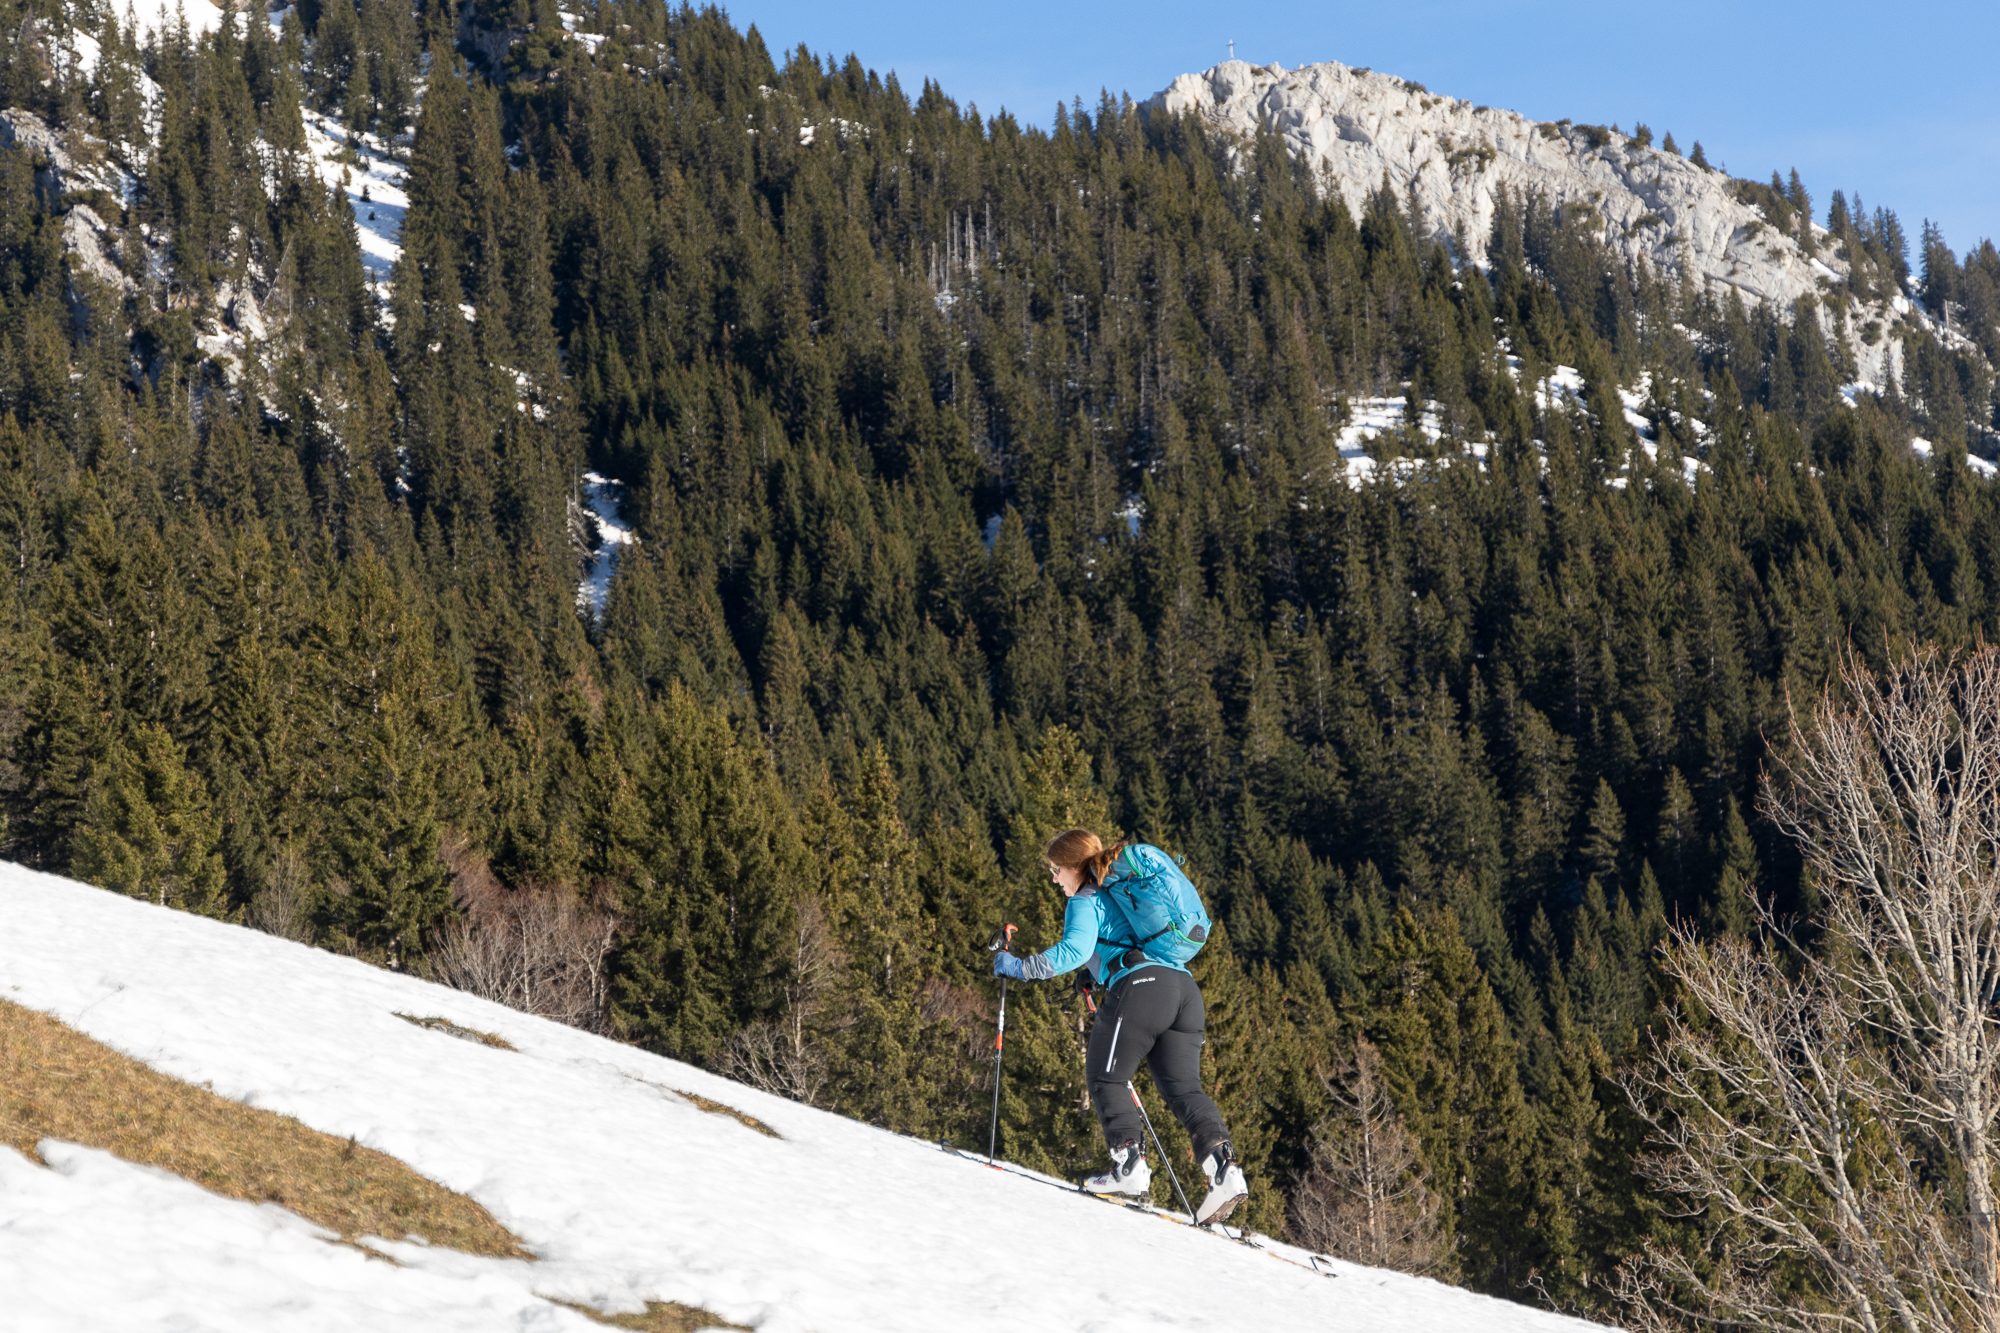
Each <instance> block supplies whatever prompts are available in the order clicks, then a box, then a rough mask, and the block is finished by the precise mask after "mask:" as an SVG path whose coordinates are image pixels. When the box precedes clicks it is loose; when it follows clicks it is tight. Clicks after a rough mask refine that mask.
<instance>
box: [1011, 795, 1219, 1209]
mask: <svg viewBox="0 0 2000 1333" xmlns="http://www.w3.org/2000/svg"><path fill="white" fill-rule="evenodd" d="M1043 857H1044V859H1045V860H1046V861H1047V863H1048V867H1049V877H1050V878H1051V879H1053V880H1054V881H1055V883H1056V886H1057V887H1058V888H1060V889H1061V890H1062V891H1063V893H1064V894H1065V895H1066V896H1067V897H1068V898H1069V905H1068V907H1067V908H1065V909H1064V912H1063V936H1062V939H1061V941H1059V942H1058V943H1057V944H1056V945H1055V946H1054V947H1053V948H1049V949H1045V950H1043V951H1042V952H1041V953H1038V954H1033V955H1031V956H1029V957H1026V958H1017V957H1015V956H1014V955H1013V954H1010V953H1006V952H1001V953H996V954H995V955H994V956H993V973H994V975H995V976H1002V977H1014V978H1018V979H1021V980H1025V981H1047V980H1049V979H1050V978H1052V977H1059V976H1062V975H1063V974H1064V973H1067V972H1072V971H1075V970H1076V969H1077V968H1079V967H1086V966H1087V967H1088V968H1089V969H1090V978H1091V980H1092V982H1093V983H1094V984H1095V985H1096V986H1098V987H1099V988H1101V990H1102V992H1103V993H1104V995H1105V998H1104V999H1103V1001H1102V1002H1101V1003H1100V1004H1099V1006H1098V1009H1097V1020H1096V1022H1095V1023H1094V1024H1093V1025H1092V1027H1091V1030H1090V1045H1089V1050H1088V1055H1087V1059H1088V1067H1089V1083H1090V1097H1091V1100H1092V1101H1093V1102H1094V1103H1095V1104H1096V1106H1097V1118H1098V1121H1099V1123H1100V1124H1102V1125H1103V1127H1104V1141H1105V1143H1106V1144H1107V1145H1108V1146H1109V1147H1110V1149H1111V1169H1110V1170H1108V1171H1105V1172H1103V1173H1102V1174H1100V1175H1095V1176H1091V1177H1090V1178H1089V1179H1087V1180H1085V1181H1084V1182H1083V1187H1084V1188H1085V1189H1086V1190H1089V1191H1090V1192H1091V1193H1093V1194H1123V1195H1143V1194H1145V1193H1146V1192H1147V1189H1148V1187H1149V1186H1150V1185H1151V1184H1152V1180H1153V1171H1152V1167H1151V1166H1149V1165H1148V1164H1147V1162H1146V1143H1145V1138H1144V1132H1143V1124H1144V1121H1143V1118H1142V1116H1141V1113H1140V1108H1139V1105H1138V1103H1137V1100H1136V1097H1137V1094H1136V1093H1135V1092H1134V1091H1133V1090H1132V1088H1131V1086H1130V1085H1131V1082H1132V1076H1133V1075H1134V1074H1136V1073H1138V1072H1139V1065H1140V1063H1141V1062H1142V1061H1143V1062H1144V1063H1145V1064H1146V1066H1147V1067H1148V1068H1149V1069H1151V1070H1152V1071H1153V1086H1154V1087H1156V1088H1158V1089H1159V1090H1160V1095H1161V1096H1163V1097H1164V1098H1166V1102H1167V1108H1168V1109H1169V1110H1171V1111H1172V1112H1173V1113H1174V1118H1175V1119H1176V1120H1179V1121H1180V1122H1181V1125H1182V1126H1183V1127H1184V1128H1185V1129H1186V1130H1187V1132H1188V1138H1189V1139H1190V1140H1191V1141H1192V1142H1193V1143H1194V1152H1195V1157H1196V1159H1197V1160H1199V1161H1200V1162H1201V1169H1202V1174H1203V1176H1205V1177H1206V1179H1207V1183H1208V1194H1207V1197H1206V1198H1204V1199H1203V1200H1202V1201H1201V1205H1200V1206H1199V1207H1198V1208H1196V1209H1195V1215H1194V1220H1195V1222H1196V1224H1197V1225H1201V1226H1206V1225H1208V1224H1209V1223H1211V1222H1220V1221H1222V1220H1223V1219H1224V1218H1226V1217H1228V1216H1229V1214H1230V1213H1231V1212H1232V1211H1234V1210H1235V1208H1236V1205H1237V1204H1239V1203H1241V1202H1242V1201H1243V1199H1244V1198H1245V1197H1246V1196H1247V1195H1248V1194H1249V1189H1248V1187H1247V1186H1246V1185H1245V1184H1244V1181H1243V1169H1242V1168H1241V1167H1240V1166H1238V1165H1237V1162H1236V1156H1235V1153H1234V1151H1233V1150H1232V1149H1231V1147H1230V1144H1229V1131H1228V1130H1227V1129H1226V1128H1224V1126H1223V1123H1222V1112H1221V1111H1219V1110H1217V1109H1216V1105H1215V1101H1214V1099H1212V1098H1211V1097H1210V1096H1209V1095H1208V1094H1207V1093H1206V1092H1203V1091H1202V1087H1201V1043H1202V1029H1203V1026H1204V1024H1205V1022H1206V1009H1205V1007H1204V1006H1203V1004H1202V998H1201V988H1200V987H1199V986H1197V985H1195V981H1194V977H1193V976H1191V975H1190V974H1189V973H1188V970H1187V967H1186V964H1187V962H1188V960H1189V959H1191V958H1193V957H1194V955H1195V954H1196V953H1197V952H1198V951H1199V950H1200V949H1201V946H1202V945H1203V944H1204V943H1205V942H1206V941H1207V939H1208V928H1209V920H1208V913H1207V912H1206V910H1204V909H1203V907H1202V904H1201V898H1200V896H1199V895H1198V894H1197V893H1196V892H1195V889H1194V886H1193V885H1192V884H1190V883H1189V882H1188V879H1187V877H1186V876H1185V875H1183V874H1182V873H1181V871H1180V867H1179V866H1178V865H1177V864H1176V863H1175V862H1174V860H1173V859H1172V858H1171V857H1169V856H1168V855H1167V854H1166V853H1165V852H1162V851H1161V850H1160V849H1159V848H1157V847H1149V846H1146V845H1144V844H1139V843H1120V844H1118V845H1117V846H1116V847H1112V848H1108V849H1107V848H1106V847H1105V846H1104V843H1103V842H1102V841H1101V840H1100V839H1099V838H1098V836H1097V835H1096V834H1095V833H1092V832H1091V831H1090V830H1088V829H1071V830H1069V832H1067V833H1062V834H1058V835H1057V836H1056V837H1055V838H1054V839H1053V840H1051V841H1050V843H1049V845H1048V848H1047V850H1046V851H1045V852H1044V853H1043Z"/></svg>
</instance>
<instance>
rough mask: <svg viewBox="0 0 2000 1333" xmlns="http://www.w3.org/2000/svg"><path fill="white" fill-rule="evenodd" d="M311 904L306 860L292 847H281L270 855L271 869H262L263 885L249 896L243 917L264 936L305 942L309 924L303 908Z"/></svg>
mask: <svg viewBox="0 0 2000 1333" xmlns="http://www.w3.org/2000/svg"><path fill="white" fill-rule="evenodd" d="M311 905H312V876H311V873H310V872H309V871H307V869H306V859H305V857H303V856H301V855H299V853H298V850H297V849H296V848H293V847H290V846H285V847H281V848H279V850H278V853H277V854H276V855H275V856H273V857H272V858H271V868H270V869H269V870H267V871H265V872H264V885H263V887H262V888H260V889H258V890H257V893H256V895H255V896H254V897H252V898H251V899H250V910H249V911H248V912H247V913H246V914H245V918H246V920H247V921H248V923H249V924H250V925H251V926H253V927H254V928H256V929H258V930H261V931H263V932H264V933H265V934H267V935H276V936H278V937H279V938H281V939H287V940H297V941H299V942H300V943H302V944H309V943H311V942H312V925H311V923H310V922H309V921H307V920H306V911H307V909H308V908H309V907H310V906H311Z"/></svg>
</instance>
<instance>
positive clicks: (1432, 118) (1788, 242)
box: [1147, 60, 1908, 383]
mask: <svg viewBox="0 0 2000 1333" xmlns="http://www.w3.org/2000/svg"><path fill="white" fill-rule="evenodd" d="M1147 106H1148V107H1149V108H1151V109H1156V110H1164V111H1166V112H1168V113H1170V114H1187V113H1191V114H1194V115H1197V116H1199V117H1200V118H1201V119H1203V120H1204V121H1206V122H1207V123H1208V124H1210V125H1212V126H1214V127H1217V128H1219V129H1222V130H1224V131H1226V132H1228V134H1229V135H1230V136H1232V138H1234V139H1235V140H1236V143H1235V145H1234V147H1233V148H1232V150H1231V151H1232V152H1233V153H1235V154H1236V155H1237V156H1238V159H1239V161H1240V158H1241V154H1242V152H1243V147H1244V142H1245V141H1246V140H1247V138H1248V136H1251V135H1254V134H1255V133H1256V132H1257V131H1258V130H1259V129H1260V128H1262V127H1264V126H1267V125H1268V126H1269V127H1270V128H1271V129H1272V130H1273V131H1275V132H1276V133H1277V134H1278V135H1280V136H1281V137H1282V138H1283V140H1284V142H1285V144H1286V146H1287V147H1288V148H1290V149H1291V151H1292V152H1293V153H1295V154H1297V155H1298V156H1299V157H1300V158H1302V159H1304V160H1305V161H1307V162H1309V163H1311V164H1312V166H1313V168H1314V170H1315V171H1316V173H1317V174H1318V176H1319V179H1320V181H1321V183H1322V187H1323V188H1326V189H1329V190H1333V191H1337V192H1338V193H1339V194H1340V195H1341V197H1342V198H1343V199H1344V200H1346V202H1347V206H1348V208H1349V209H1350V210H1351V211H1353V212H1354V213H1355V215H1356V216H1359V215H1360V213H1361V210H1362V208H1363V206H1364V203H1365V201H1366V199H1367V197H1368V195H1369V194H1370V193H1372V192H1373V191H1375V190H1377V189H1379V188H1380V187H1381V184H1382V182H1383V179H1384V177H1385V176H1386V177H1387V179H1388V181H1389V183H1390V184H1391V185H1392V186H1393V187H1394V188H1395V190H1396V193H1397V195H1398V197H1399V198H1400V199H1402V200H1405V201H1407V200H1412V199H1413V200H1414V201H1415V203H1416V205H1417V206H1418V207H1419V209H1420V210H1421V212H1422V218H1421V221H1420V225H1421V226H1422V227H1423V229H1424V230H1425V231H1427V232H1429V233H1432V234H1435V235H1437V236H1438V237H1440V238H1441V239H1443V240H1445V241H1447V242H1449V243H1451V244H1452V245H1453V246H1454V248H1455V249H1457V250H1458V251H1459V252H1460V254H1461V257H1462V258H1464V259H1467V260H1470V261H1471V262H1473V263H1475V264H1481V265H1483V264H1485V263H1486V260H1487V254H1486V249H1487V242H1488V239H1489V237H1490V236H1491V233H1492V226H1493V214H1494V209H1495V206H1496V201H1497V198H1498V196H1499V193H1500V191H1502V190H1503V189H1504V190H1506V191H1509V192H1510V193H1518V194H1522V195H1526V194H1528V193H1530V192H1536V193H1538V194H1539V195H1540V197H1541V199H1542V202H1543V204H1544V206H1561V207H1563V208H1564V209H1566V210H1580V209H1581V208H1584V207H1587V208H1589V209H1590V210H1591V211H1592V215H1594V217H1595V218H1596V219H1597V221H1598V223H1599V225H1600V227H1601V233H1600V234H1601V236H1602V239H1603V240H1604V242H1605V244H1606V245H1608V246H1609V247H1610V249H1611V250H1612V251H1613V252H1614V253H1615V254H1617V255H1619V256H1620V257H1622V258H1623V259H1625V260H1626V261H1627V262H1628V263H1634V264H1636V263H1638V262H1641V261H1643V262H1645V263H1646V264H1648V265H1650V266H1651V267H1652V269H1653V270H1654V271H1655V272H1657V273H1678V274H1681V275H1683V276H1684V277H1686V278H1688V279H1692V280H1694V281H1697V282H1700V283H1703V284H1707V285H1708V286H1710V287H1712V288H1715V289H1717V291H1718V294H1720V292H1721V290H1722V289H1727V288H1733V289H1735V290H1736V291H1738V292H1740V293H1741V294H1742V296H1743V299H1744V301H1745V303H1746V304H1749V305H1755V304H1757V303H1758V302H1760V301H1767V302H1770V303H1772V304H1774V305H1776V306H1778V307H1780V308H1789V307H1790V306H1791V305H1792V303H1793V302H1795V301H1797V300H1798V299H1799V298H1801V297H1805V296H1817V295H1819V293H1820V291H1821V289H1822V284H1831V283H1833V282H1834V281H1837V280H1838V279H1839V278H1841V277H1843V276H1844V275H1845V272H1846V263H1845V261H1843V260H1840V259H1839V258H1837V257H1833V256H1826V257H1812V256H1808V255H1806V254H1805V253H1804V251H1803V250H1802V249H1801V248H1800V246H1799V244H1798V242H1797V241H1796V240H1795V239H1794V238H1792V237H1791V236H1788V235H1785V234H1783V233H1782V232H1780V231H1779V230H1778V229H1776V228H1774V227H1772V226H1771V225H1770V224H1769V222H1768V221H1767V220H1766V219H1765V218H1764V216H1763V214H1762V213H1760V212H1759V211H1758V210H1757V209H1756V208H1754V207H1752V206H1751V205H1749V204H1746V203H1744V202H1742V201H1741V200H1739V199H1737V198H1736V196H1735V195H1734V194H1733V193H1732V190H1731V186H1730V180H1729V177H1727V176H1725V175H1723V174H1722V173H1721V172H1719V171H1713V170H1709V169H1707V168H1704V167H1698V166H1696V165H1695V164H1694V163H1692V162H1690V161H1688V160H1687V159H1686V158H1683V157H1680V156H1677V155H1675V154H1672V153H1668V152H1664V151H1662V150H1660V149H1658V148H1654V147H1651V146H1648V145H1642V144H1640V143H1639V142H1638V141H1637V140H1635V139H1632V138H1629V137H1628V136H1626V135H1623V134H1618V133H1616V132H1610V131H1601V130H1599V129H1598V127H1594V126H1577V125H1569V124H1549V123H1546V122H1537V121H1532V120H1529V119H1527V118H1525V117H1523V116H1521V115H1520V114H1518V113H1516V112H1513V111H1503V110H1499V109H1496V108H1493V107H1485V106H1474V105H1473V104H1471V103H1470V102H1464V101H1460V100H1459V99H1457V98H1454V97H1441V96H1436V95H1434V94H1432V93H1430V92H1428V91H1426V90H1425V89H1424V88H1423V87H1422V86H1421V85H1419V84H1413V83H1409V82H1407V81H1405V80H1403V79H1399V78H1396V77H1395V76H1393V75H1389V74H1378V73H1375V72H1373V71H1370V70H1365V69H1352V68H1349V67H1348V66H1346V65H1342V64H1339V63H1337V62H1333V61H1328V62H1326V63H1324V64H1316V65H1306V66H1302V67H1301V68H1299V69H1296V70H1292V71H1290V72H1289V73H1288V72H1286V71H1285V69H1284V68H1283V67H1282V66H1280V65H1276V64H1272V65H1264V66H1257V65H1251V64H1249V63H1248V62H1246V61H1241V60H1232V61H1228V62H1225V63H1224V64H1220V65H1217V66H1215V67H1214V68H1212V69H1208V70H1205V71H1203V72H1202V73H1199V74H1183V75H1181V76H1180V77H1179V78H1177V79H1175V80H1174V81H1173V82H1172V83H1171V84H1169V85H1168V86H1167V88H1166V89H1164V90H1163V91H1161V92H1160V93H1158V94H1156V95H1155V96H1154V97H1153V98H1152V99H1151V100H1150V101H1149V102H1148V103H1147ZM1816 230H1817V229H1816ZM1819 234H1821V235H1823V234H1824V232H1823V231H1820V233H1819ZM1895 307H1896V308H1889V307H1885V306H1882V305H1879V304H1878V305H1876V306H1871V307H1869V308H1867V309H1866V310H1865V311H1852V312H1849V313H1848V314H1847V315H1845V316H1840V315H1835V314H1832V313H1831V312H1828V311H1827V307H1825V306H1824V305H1822V307H1821V309H1822V311H1823V312H1826V313H1823V316H1822V318H1823V319H1824V320H1827V321H1828V330H1829V332H1831V333H1834V334H1841V333H1845V334H1846V335H1847V336H1848V339H1849V342H1850V343H1851V345H1852V346H1853V349H1854V352H1855V355H1856V359H1857V361H1858V362H1859V363H1860V366H1861V375H1862V377H1863V378H1865V379H1869V380H1872V381H1874V382H1877V383H1886V382H1887V379H1888V374H1887V371H1888V368H1889V363H1891V362H1892V361H1893V360H1894V359H1896V358H1899V357H1900V350H1899V343H1898V340H1896V339H1894V338H1884V339H1880V340H1879V341H1878V342H1877V343H1876V344H1875V345H1873V346H1870V345H1869V344H1867V343H1866V342H1864V341H1863V340H1862V339H1861V338H1860V337H1859V336H1857V335H1858V331H1859V329H1860V328H1861V326H1862V325H1863V324H1865V323H1866V322H1867V320H1868V319H1871V318H1879V319H1881V320H1882V323H1883V325H1884V326H1885V327H1886V326H1888V325H1890V324H1893V323H1894V322H1895V319H1896V316H1897V315H1898V314H1902V313H1905V312H1907V310H1908V307H1907V305H1906V303H1903V302H1901V301H1900V300H1899V301H1897V302H1896V303H1895Z"/></svg>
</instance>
